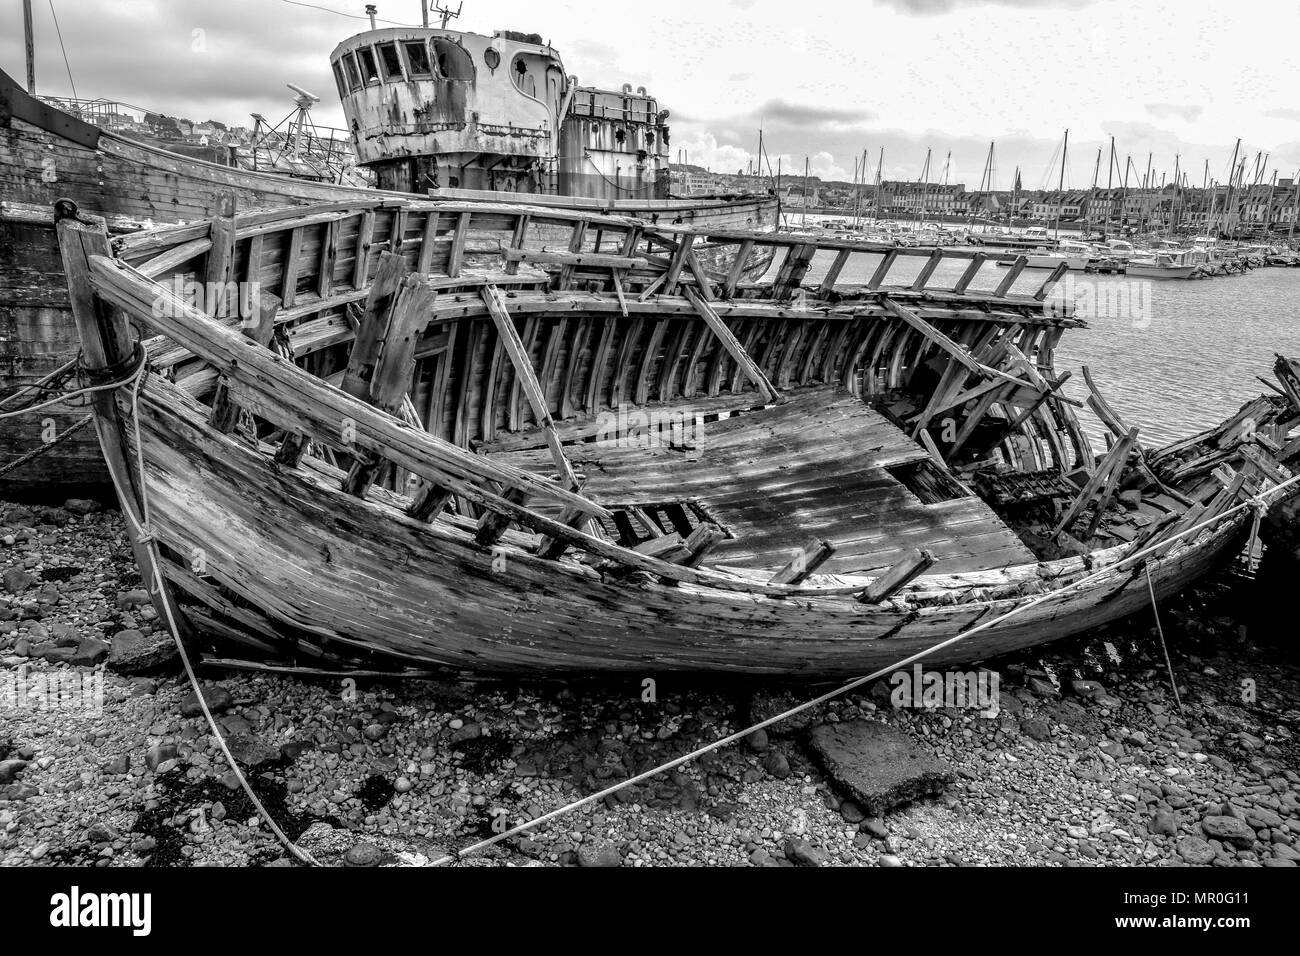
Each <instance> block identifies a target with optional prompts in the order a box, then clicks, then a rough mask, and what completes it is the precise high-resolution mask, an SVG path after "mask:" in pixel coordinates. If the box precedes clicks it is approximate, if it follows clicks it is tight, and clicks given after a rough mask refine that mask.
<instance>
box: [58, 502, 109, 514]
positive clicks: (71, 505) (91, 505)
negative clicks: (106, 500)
mask: <svg viewBox="0 0 1300 956" xmlns="http://www.w3.org/2000/svg"><path fill="white" fill-rule="evenodd" d="M103 507H104V506H103V505H101V504H100V503H99V502H98V501H93V500H91V499H89V498H69V499H68V500H67V501H65V502H63V508H64V510H65V511H71V512H72V513H73V514H74V515H91V514H94V513H95V512H96V511H100V510H101V509H102V508H103Z"/></svg>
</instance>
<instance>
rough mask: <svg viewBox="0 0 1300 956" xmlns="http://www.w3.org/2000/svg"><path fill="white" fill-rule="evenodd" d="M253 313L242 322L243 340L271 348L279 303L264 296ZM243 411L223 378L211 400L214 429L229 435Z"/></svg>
mask: <svg viewBox="0 0 1300 956" xmlns="http://www.w3.org/2000/svg"><path fill="white" fill-rule="evenodd" d="M252 307H253V311H252V314H251V315H249V316H245V317H244V319H243V331H244V337H245V338H246V339H248V340H249V341H250V342H255V343H257V344H258V345H260V346H262V347H263V348H266V347H268V346H269V345H270V344H271V339H272V337H273V336H274V335H275V323H276V316H277V315H278V314H279V311H280V299H279V298H278V297H277V296H273V295H271V294H270V293H269V292H263V293H262V294H261V296H259V297H258V300H257V301H256V302H255V303H253V304H252ZM241 411H242V410H241V409H240V407H239V406H238V405H236V404H235V402H234V401H232V400H231V398H230V385H229V383H227V382H226V380H225V379H224V378H222V379H220V380H219V381H218V382H217V392H216V395H215V396H213V399H212V415H211V417H210V419H209V421H210V422H211V424H212V427H213V428H215V429H216V430H217V431H219V432H221V433H222V434H223V435H229V434H230V433H231V432H232V431H234V430H235V426H236V425H237V424H238V423H239V416H240V414H241Z"/></svg>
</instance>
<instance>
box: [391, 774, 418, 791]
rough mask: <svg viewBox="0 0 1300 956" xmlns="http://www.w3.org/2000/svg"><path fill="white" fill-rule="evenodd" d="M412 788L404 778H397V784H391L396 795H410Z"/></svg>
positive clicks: (412, 785) (409, 782)
mask: <svg viewBox="0 0 1300 956" xmlns="http://www.w3.org/2000/svg"><path fill="white" fill-rule="evenodd" d="M414 786H415V785H414V784H413V783H411V781H410V780H408V779H407V778H406V777H398V778H397V782H396V783H394V784H393V789H394V790H396V791H397V792H398V793H410V792H411V788H412V787H414Z"/></svg>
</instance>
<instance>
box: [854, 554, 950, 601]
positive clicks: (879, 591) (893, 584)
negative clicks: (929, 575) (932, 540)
mask: <svg viewBox="0 0 1300 956" xmlns="http://www.w3.org/2000/svg"><path fill="white" fill-rule="evenodd" d="M934 563H935V557H934V554H933V553H932V552H930V551H913V552H912V553H910V554H909V555H908V556H907V557H905V558H904V559H903V560H902V561H899V562H898V563H897V564H895V565H894V566H893V567H892V568H890V569H889V570H888V571H886V572H885V573H884V574H883V575H881V576H880V577H878V578H876V580H875V581H873V582H872V583H871V585H870V586H869V587H868V588H867V589H866V590H865V591H863V592H862V593H861V594H859V595H858V603H859V604H883V603H884V602H886V601H888V600H889V599H890V598H891V597H893V596H894V595H895V594H897V593H898V592H899V591H901V590H902V589H903V588H905V587H907V586H908V585H909V584H911V583H912V582H913V581H914V580H916V579H917V578H919V577H920V576H921V575H923V574H925V572H926V571H928V570H930V568H932V567H934Z"/></svg>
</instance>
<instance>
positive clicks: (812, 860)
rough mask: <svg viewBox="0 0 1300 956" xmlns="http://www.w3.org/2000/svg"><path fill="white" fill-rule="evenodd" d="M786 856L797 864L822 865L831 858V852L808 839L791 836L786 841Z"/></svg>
mask: <svg viewBox="0 0 1300 956" xmlns="http://www.w3.org/2000/svg"><path fill="white" fill-rule="evenodd" d="M785 858H786V859H787V860H789V861H790V862H791V863H793V864H794V865H795V866H822V865H823V864H825V863H826V862H827V861H828V860H829V859H830V854H828V853H827V852H826V851H825V850H819V849H818V848H817V847H815V846H813V845H812V844H811V843H809V842H808V841H807V840H799V839H796V838H795V837H790V838H789V839H787V840H786V841H785Z"/></svg>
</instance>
